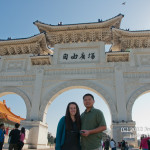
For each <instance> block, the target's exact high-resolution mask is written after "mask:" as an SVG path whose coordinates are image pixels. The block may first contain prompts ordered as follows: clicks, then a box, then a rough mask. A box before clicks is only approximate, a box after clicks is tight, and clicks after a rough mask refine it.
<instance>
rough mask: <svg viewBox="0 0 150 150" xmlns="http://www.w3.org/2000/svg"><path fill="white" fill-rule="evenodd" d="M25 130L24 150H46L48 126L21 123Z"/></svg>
mask: <svg viewBox="0 0 150 150" xmlns="http://www.w3.org/2000/svg"><path fill="white" fill-rule="evenodd" d="M21 125H22V126H23V127H25V129H26V139H25V146H24V148H25V149H46V148H49V147H48V146H47V144H48V140H47V134H48V125H47V124H45V123H43V122H41V121H22V122H21Z"/></svg>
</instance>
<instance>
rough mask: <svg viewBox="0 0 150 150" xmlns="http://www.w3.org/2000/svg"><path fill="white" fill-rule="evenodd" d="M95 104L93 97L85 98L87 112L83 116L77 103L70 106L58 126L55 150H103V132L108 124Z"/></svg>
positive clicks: (87, 95)
mask: <svg viewBox="0 0 150 150" xmlns="http://www.w3.org/2000/svg"><path fill="white" fill-rule="evenodd" d="M94 102H95V100H94V97H93V95H91V94H85V95H84V96H83V103H84V106H85V107H86V110H85V111H84V112H83V113H82V114H81V116H80V111H79V107H78V105H77V104H76V103H75V102H71V103H69V104H68V106H67V110H66V115H65V116H64V117H62V118H61V119H60V121H59V123H58V126H57V134H56V147H55V150H101V138H102V131H104V130H106V122H105V118H104V116H103V113H102V112H101V111H100V110H98V109H95V108H94V107H93V105H94ZM80 137H81V140H80Z"/></svg>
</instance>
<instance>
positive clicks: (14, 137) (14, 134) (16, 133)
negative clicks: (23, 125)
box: [9, 123, 20, 150]
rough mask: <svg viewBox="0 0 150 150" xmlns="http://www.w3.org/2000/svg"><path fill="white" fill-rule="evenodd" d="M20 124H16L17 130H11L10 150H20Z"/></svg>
mask: <svg viewBox="0 0 150 150" xmlns="http://www.w3.org/2000/svg"><path fill="white" fill-rule="evenodd" d="M19 126H20V124H18V123H16V124H15V129H14V130H11V132H10V133H9V137H10V138H11V139H10V144H9V150H12V149H14V150H18V142H19V139H20V130H18V128H19Z"/></svg>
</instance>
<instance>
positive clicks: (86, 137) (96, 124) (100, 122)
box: [81, 94, 106, 150]
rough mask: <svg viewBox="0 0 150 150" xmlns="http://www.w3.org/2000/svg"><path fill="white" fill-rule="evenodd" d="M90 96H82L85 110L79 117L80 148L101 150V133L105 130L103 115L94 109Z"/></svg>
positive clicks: (91, 96) (92, 98)
mask: <svg viewBox="0 0 150 150" xmlns="http://www.w3.org/2000/svg"><path fill="white" fill-rule="evenodd" d="M94 102H95V100H94V97H93V95H92V94H85V95H84V96H83V103H84V106H85V107H86V110H85V111H84V112H83V113H82V115H81V147H82V150H101V142H100V140H101V139H102V131H104V130H106V122H105V119H104V116H103V113H102V112H101V111H100V110H98V109H95V108H94V107H93V105H94Z"/></svg>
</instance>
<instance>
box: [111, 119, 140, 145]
mask: <svg viewBox="0 0 150 150" xmlns="http://www.w3.org/2000/svg"><path fill="white" fill-rule="evenodd" d="M111 132H112V133H111V135H112V138H113V139H114V140H115V141H116V143H117V146H118V142H121V141H122V140H125V141H126V142H128V144H129V145H130V146H133V147H137V146H138V141H137V133H136V127H135V122H134V121H131V122H116V123H112V125H111Z"/></svg>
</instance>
